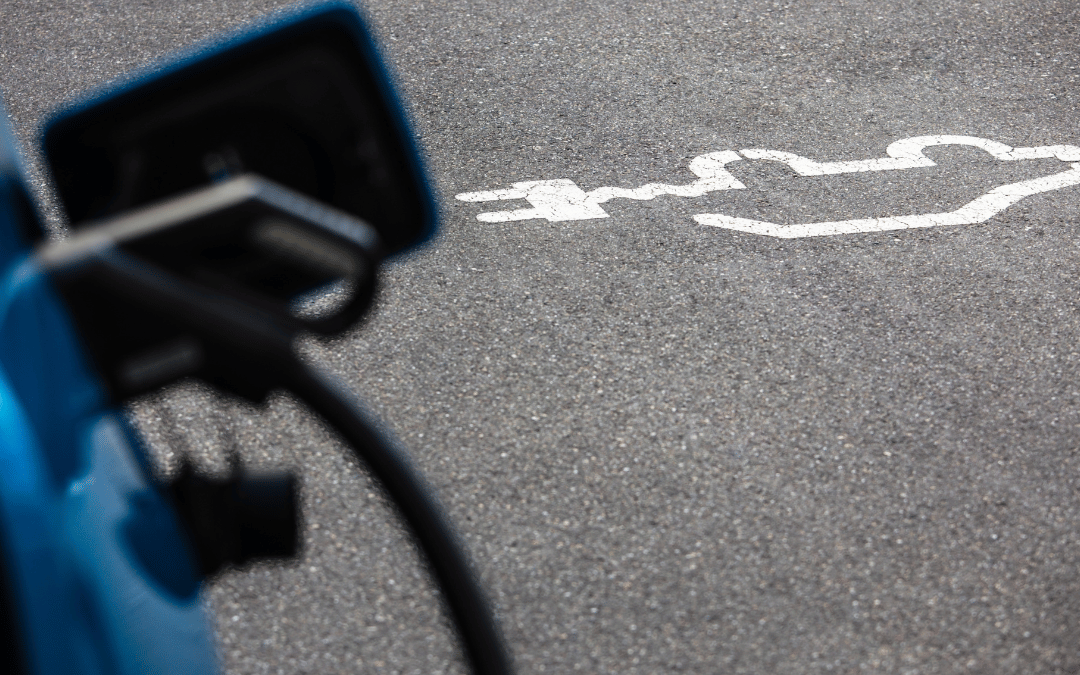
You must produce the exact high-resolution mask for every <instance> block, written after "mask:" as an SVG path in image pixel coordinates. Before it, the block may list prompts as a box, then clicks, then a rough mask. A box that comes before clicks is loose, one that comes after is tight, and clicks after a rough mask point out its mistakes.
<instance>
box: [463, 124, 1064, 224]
mask: <svg viewBox="0 0 1080 675" xmlns="http://www.w3.org/2000/svg"><path fill="white" fill-rule="evenodd" d="M935 145H968V146H973V147H977V148H981V149H982V150H985V151H986V152H988V153H990V155H991V156H993V157H994V158H995V159H998V160H1001V161H1015V160H1021V159H1058V160H1060V161H1062V162H1069V163H1070V166H1069V169H1067V170H1065V171H1061V172H1059V173H1055V174H1052V175H1050V176H1045V177H1042V178H1035V179H1031V180H1026V181H1021V182H1019V183H1011V184H1008V185H1001V186H999V187H996V188H994V189H992V190H990V191H989V192H988V193H986V194H985V195H982V196H980V197H978V198H976V199H974V200H972V201H971V202H969V203H967V204H965V205H964V206H962V207H960V208H959V209H956V210H955V211H948V212H943V213H924V214H910V215H896V216H891V217H886V218H862V219H854V220H839V221H829V222H820V223H803V224H793V225H781V224H778V223H769V222H765V221H760V220H751V219H747V218H736V217H734V216H728V215H725V214H720V213H707V214H699V215H695V216H694V220H696V221H697V222H699V223H701V224H702V225H709V226H713V227H722V228H726V229H731V230H738V231H741V232H748V233H751V234H760V235H767V236H772V237H782V238H796V237H815V236H826V235H837V234H853V233H858V232H881V231H886V230H900V229H908V228H920V227H935V226H939V225H972V224H975V223H981V222H984V221H986V220H989V219H990V218H991V217H993V216H994V215H995V214H997V213H1000V212H1001V211H1003V210H1005V209H1007V208H1008V207H1010V206H1012V205H1013V204H1015V203H1016V202H1018V201H1020V200H1021V199H1023V198H1024V197H1028V196H1031V195H1034V194H1039V193H1041V192H1049V191H1051V190H1058V189H1061V188H1064V187H1068V186H1071V185H1077V184H1080V147H1077V146H1074V145H1045V146H1037V147H1031V148H1012V147H1009V146H1008V145H1005V144H1004V143H998V142H996V141H991V140H987V139H985V138H978V137H975V136H917V137H914V138H905V139H903V140H899V141H896V142H895V143H892V144H891V145H889V147H888V148H886V150H885V152H886V154H887V155H888V156H887V157H883V158H879V159H865V160H855V161H847V162H818V161H815V160H813V159H810V158H807V157H802V156H800V155H795V154H792V153H788V152H781V151H777V150H762V149H748V150H743V151H742V152H741V153H735V152H731V151H726V152H714V153H710V154H707V155H701V156H699V157H695V158H694V159H693V160H692V161H691V162H690V170H691V171H693V172H694V174H696V175H697V176H698V180H696V181H694V182H692V183H689V184H687V185H665V184H660V183H649V184H647V185H644V186H642V187H640V188H636V189H625V188H616V187H601V188H597V189H595V190H592V191H590V192H585V191H584V190H582V189H581V188H580V187H578V186H577V185H576V184H575V183H574V182H573V181H571V180H567V179H559V180H546V181H529V182H523V183H514V187H513V188H511V189H509V190H492V191H488V192H467V193H464V194H460V195H457V198H458V199H460V200H462V201H469V202H486V201H495V200H502V199H525V200H527V201H528V202H529V203H530V204H531V205H532V206H533V208H531V209H518V210H516V211H493V212H488V213H481V214H479V215H478V216H477V219H478V220H481V221H485V222H506V221H512V220H527V219H531V218H545V219H547V220H549V221H551V222H558V221H566V220H587V219H591V218H607V217H608V214H607V213H606V212H605V211H604V210H603V209H602V208H601V207H600V204H602V203H604V202H607V201H610V200H611V199H615V198H624V199H639V200H640V199H652V198H654V197H657V196H659V195H676V196H680V197H699V196H701V195H703V194H705V193H707V192H713V191H719V190H738V189H744V188H745V187H746V186H744V185H743V184H742V183H740V182H739V181H738V180H737V179H736V178H735V177H734V176H732V175H731V174H730V173H728V171H727V170H726V169H725V168H724V165H725V164H728V163H730V162H733V161H737V160H739V159H742V158H743V157H745V158H747V159H759V160H770V161H775V162H781V163H784V164H787V165H788V166H789V167H791V169H792V170H793V171H794V172H795V173H796V174H798V175H800V176H827V175H836V174H843V173H862V172H866V171H898V170H904V169H915V168H920V167H932V166H935V163H934V161H933V160H931V159H930V158H929V157H926V156H925V155H924V154H923V149H924V148H927V147H930V146H935ZM740 155H741V156H740ZM1073 162H1076V163H1073Z"/></svg>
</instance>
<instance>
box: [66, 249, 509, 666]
mask: <svg viewBox="0 0 1080 675" xmlns="http://www.w3.org/2000/svg"><path fill="white" fill-rule="evenodd" d="M52 271H53V273H54V275H57V276H59V277H61V278H60V279H58V281H59V282H60V283H61V284H63V283H65V281H64V279H63V278H62V277H64V276H69V277H77V278H75V279H73V278H69V279H68V281H67V282H68V283H71V282H77V283H79V284H85V283H92V284H93V285H94V286H95V287H97V288H100V289H101V290H104V291H107V292H108V293H109V294H111V295H112V296H113V297H116V298H118V299H123V300H125V301H127V302H129V303H131V304H132V305H133V306H135V307H138V308H140V310H141V311H148V312H153V313H155V314H157V315H160V316H164V317H168V320H169V321H170V323H172V324H175V325H182V326H184V327H185V328H186V329H187V330H188V332H189V333H190V334H193V335H194V336H195V337H196V338H197V341H198V343H199V344H200V345H201V348H202V350H203V353H202V354H201V355H200V356H199V358H201V359H202V360H203V361H204V362H206V363H210V364H215V363H218V364H220V363H228V364H230V368H229V369H226V370H225V371H224V372H222V371H221V369H215V368H204V370H202V371H200V372H198V376H199V377H202V378H203V379H206V380H208V381H209V382H210V383H211V384H215V385H218V386H220V387H222V388H225V389H228V390H232V391H234V392H240V393H243V392H246V391H248V392H249V391H251V387H250V383H249V382H244V381H239V380H242V379H244V378H245V377H246V375H245V374H254V373H258V376H259V377H262V378H264V381H263V382H261V383H260V386H259V387H257V388H258V389H265V390H269V389H271V388H276V387H280V388H284V389H287V390H289V391H291V392H292V393H294V394H295V395H296V396H298V397H299V398H300V399H301V400H302V401H304V402H305V403H306V404H307V405H308V406H310V408H311V410H313V411H314V412H315V413H316V414H318V415H319V416H320V417H322V418H323V419H324V420H325V421H326V422H327V423H328V424H329V425H330V426H331V427H332V428H333V429H334V430H336V431H337V433H338V434H339V435H340V436H341V438H342V440H344V441H345V443H346V444H347V445H348V447H349V448H351V449H352V451H353V453H354V454H355V455H356V458H357V459H358V460H360V462H361V463H362V464H364V465H365V466H367V468H368V469H369V470H370V471H371V473H372V475H373V476H374V477H375V479H376V480H377V481H378V482H379V483H380V484H381V485H382V487H383V488H384V489H385V491H386V495H387V496H388V497H389V498H390V500H391V502H392V503H393V504H394V505H395V506H396V507H397V510H398V512H399V514H400V515H401V516H402V518H403V519H404V521H405V523H406V525H407V526H408V528H409V530H411V532H412V534H413V536H414V537H415V540H416V543H417V544H418V545H419V548H420V550H421V551H422V553H423V555H424V557H425V558H426V560H427V563H428V568H429V569H430V570H431V573H432V574H433V576H434V577H435V581H436V582H437V584H438V586H439V588H440V590H441V591H442V595H443V598H444V599H445V602H446V605H447V607H448V608H449V611H450V614H451V616H452V618H453V620H454V623H455V624H456V626H457V630H458V634H459V636H460V639H461V641H462V643H463V647H464V650H465V653H466V655H467V657H468V660H469V661H470V663H471V665H472V669H473V672H475V673H476V674H477V675H511V673H512V672H513V671H512V667H511V660H510V656H509V652H508V651H507V649H506V647H505V643H504V641H503V638H502V636H501V634H500V631H499V629H498V624H497V623H496V622H495V618H494V615H493V614H492V611H491V608H490V607H489V605H488V602H487V599H486V597H485V595H484V592H483V590H482V589H481V586H480V584H479V581H478V580H477V579H476V577H475V575H474V574H473V572H472V569H471V567H470V565H469V562H468V559H467V556H466V553H465V549H464V547H463V546H462V545H461V543H460V542H459V541H458V538H457V536H456V535H455V533H454V530H453V528H452V526H451V524H450V520H449V518H448V517H447V516H446V514H445V511H444V509H443V507H442V506H441V505H440V504H439V502H438V500H437V499H436V497H435V493H434V491H433V490H432V489H431V487H430V486H428V485H427V482H426V481H425V480H424V478H423V477H422V476H421V474H420V472H419V471H418V470H417V469H416V468H414V467H413V465H412V463H411V462H410V461H409V459H408V457H407V456H406V455H405V453H404V452H402V451H401V450H400V449H398V448H397V447H395V445H394V444H393V443H392V442H390V441H389V440H388V439H387V438H385V437H384V436H383V435H382V434H381V433H379V431H378V430H377V429H376V428H375V426H374V425H373V424H372V423H371V422H369V421H368V420H367V419H365V417H364V415H363V413H362V412H361V410H362V408H361V406H360V405H359V402H358V401H356V400H355V399H354V398H353V397H352V395H351V394H350V393H348V390H347V389H346V388H345V387H344V386H343V385H341V384H340V383H339V382H337V381H336V380H335V378H333V377H332V376H331V375H329V374H328V373H326V372H324V371H322V370H321V369H319V368H317V367H315V366H313V365H310V364H307V363H304V362H303V361H302V360H301V359H300V358H299V357H298V356H297V354H296V351H295V349H294V342H295V340H296V339H297V338H298V336H299V333H300V332H301V330H302V324H300V323H298V322H295V321H292V320H290V317H285V316H282V315H280V314H279V313H276V312H271V311H267V310H265V309H260V308H259V307H257V306H253V305H252V304H249V303H244V302H240V301H238V300H235V299H233V298H231V297H229V296H227V295H225V294H223V293H220V292H216V291H214V290H213V289H207V288H202V287H199V286H196V285H194V284H191V283H188V282H185V281H184V280H182V279H180V278H178V277H176V276H175V275H173V274H171V273H169V272H167V271H165V270H162V269H161V268H160V267H158V266H156V265H153V264H150V263H148V262H146V261H144V260H142V259H140V258H138V257H135V256H132V255H130V254H127V253H124V252H122V251H120V250H118V249H117V248H115V247H111V246H107V247H103V248H101V249H98V250H96V251H94V252H92V253H91V254H89V255H87V256H86V257H84V258H83V259H82V260H81V261H80V262H79V264H77V265H74V266H70V267H68V268H66V269H60V270H52ZM252 376H254V375H252ZM265 378H271V379H270V380H265Z"/></svg>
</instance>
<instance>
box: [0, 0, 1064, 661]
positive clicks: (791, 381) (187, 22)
mask: <svg viewBox="0 0 1080 675" xmlns="http://www.w3.org/2000/svg"><path fill="white" fill-rule="evenodd" d="M286 6H287V5H286V4H284V3H275V2H261V1H260V2H254V1H252V2H199V3H172V2H161V1H160V0H147V1H144V2H120V1H113V2H104V1H102V2H29V1H23V2H16V1H12V2H6V3H4V4H3V6H2V7H0V18H2V19H3V21H2V22H0V87H2V88H3V92H4V97H5V102H6V105H7V109H8V112H9V114H10V115H11V117H12V120H13V123H14V124H15V127H16V130H17V132H18V133H19V135H20V138H21V139H22V140H23V142H24V143H26V144H27V146H28V147H29V148H31V156H30V165H31V171H32V175H33V177H34V180H35V187H36V188H37V190H38V196H39V199H40V202H41V205H42V208H43V210H44V212H45V213H46V214H48V218H49V223H50V227H51V228H52V230H53V231H54V232H55V233H56V236H62V233H63V230H64V227H65V223H64V220H63V217H62V214H60V213H59V212H58V210H57V208H56V207H55V205H54V201H53V199H52V197H51V195H50V192H49V189H48V186H47V174H46V173H45V172H44V170H43V165H42V162H41V159H40V156H39V155H38V151H37V150H36V148H35V147H34V145H33V144H34V143H36V140H35V139H36V134H37V130H38V125H39V124H41V122H42V121H43V120H44V119H45V118H46V116H47V115H48V114H49V112H50V111H51V110H53V109H54V108H55V107H56V106H57V105H59V104H61V103H62V102H64V101H66V100H70V98H71V97H72V96H75V95H77V94H78V93H79V92H82V91H85V90H87V89H89V88H92V87H94V86H98V85H100V84H102V83H104V82H106V81H108V80H109V79H110V78H113V77H116V76H119V75H121V74H124V73H126V72H129V71H130V70H131V69H133V68H136V67H143V66H147V65H148V64H152V63H153V62H154V61H155V60H156V59H160V58H162V57H164V56H166V55H167V54H169V53H170V52H172V51H174V50H176V49H179V48H183V47H185V46H188V45H191V44H193V43H195V42H196V41H198V40H201V39H205V38H207V37H210V36H212V35H214V34H216V33H218V32H220V31H223V30H229V29H233V28H236V27H239V26H241V25H244V24H245V23H246V22H248V21H251V20H255V19H259V18H265V17H266V16H267V15H269V14H270V13H272V12H273V11H275V10H277V9H281V8H284V7H286ZM364 8H365V12H366V15H367V16H368V18H369V20H370V22H371V24H372V26H373V28H374V30H375V31H376V33H377V34H378V36H379V38H380V40H381V43H382V45H383V48H384V51H385V54H386V55H387V59H388V61H389V62H390V64H391V65H392V68H393V70H394V71H395V72H396V74H397V78H398V84H399V87H400V90H401V92H402V95H403V98H404V99H405V101H406V103H407V107H408V109H409V111H410V114H411V117H412V121H413V124H414V126H415V131H416V134H417V136H418V139H419V142H420V144H421V146H422V147H423V149H424V152H425V154H426V158H427V162H428V166H429V169H430V173H431V177H432V180H433V185H434V187H435V189H436V192H437V195H438V198H439V202H440V207H441V210H442V220H441V233H440V235H439V236H438V237H437V238H436V239H435V240H434V241H433V242H432V243H431V244H430V245H429V246H428V247H426V248H424V249H423V250H421V251H418V252H416V253H414V254H412V255H409V256H407V257H404V258H401V259H398V260H396V261H394V262H392V263H391V264H390V265H388V267H387V269H386V271H385V274H384V285H383V289H382V292H381V295H380V299H379V304H378V307H377V309H376V311H375V312H374V313H373V315H372V316H371V317H370V319H369V320H368V321H367V322H366V323H365V324H364V325H363V326H362V327H360V328H358V329H357V330H356V331H354V332H353V333H351V334H349V335H348V336H346V337H344V338H341V339H338V340H335V341H333V342H329V343H318V342H314V341H313V342H311V343H310V344H306V345H304V349H305V351H306V352H307V353H308V354H309V356H310V357H311V358H312V359H315V360H318V361H320V362H322V363H324V364H326V365H327V366H328V367H330V368H331V369H332V370H334V371H335V372H337V373H338V374H339V375H340V376H341V377H342V378H344V379H345V381H346V382H347V383H348V384H349V386H351V387H352V388H353V389H354V390H355V391H356V392H357V393H358V394H359V395H360V396H361V397H362V398H363V399H364V400H365V401H366V402H367V403H368V405H369V406H370V407H371V409H372V410H373V411H374V412H375V413H376V414H378V415H379V416H380V417H381V419H383V420H384V421H385V423H386V425H387V426H388V427H389V428H391V429H393V430H394V432H395V433H396V434H397V436H398V437H399V438H400V439H401V441H402V442H403V444H404V445H405V446H406V447H408V448H409V449H410V451H411V452H412V453H413V456H414V457H415V459H416V461H417V463H418V465H419V466H420V467H421V468H422V469H423V470H424V472H425V473H426V474H427V476H428V477H429V478H430V480H431V481H432V483H434V484H435V486H436V487H437V489H438V492H439V495H440V497H441V498H442V500H443V501H444V502H445V504H446V505H447V507H448V509H449V511H450V513H451V515H452V517H453V518H454V520H455V521H456V523H457V525H458V527H459V529H460V532H461V533H462V536H463V539H464V541H466V543H467V544H468V547H469V549H470V552H471V555H472V557H473V559H474V561H475V564H476V567H477V569H478V570H479V571H480V574H481V576H482V579H483V581H484V584H485V586H486V587H487V588H488V589H489V591H490V594H491V597H492V600H493V602H494V604H495V605H496V607H497V610H498V613H499V615H500V617H501V619H502V622H503V627H504V631H505V634H506V637H507V639H508V642H509V645H510V647H511V649H512V651H513V653H514V657H515V662H516V665H517V668H518V670H519V671H520V672H521V673H523V674H533V673H572V672H582V673H619V674H620V675H623V674H631V673H641V674H646V673H648V674H655V673H696V674H701V675H711V674H713V673H755V674H772V673H777V674H779V673H799V674H803V673H829V672H831V673H904V674H915V673H927V674H929V673H960V672H973V673H974V672H977V673H1025V674H1028V675H1034V674H1041V673H1069V672H1077V671H1078V670H1080V648H1078V645H1080V571H1078V570H1080V549H1078V532H1080V519H1078V516H1080V495H1078V492H1077V489H1078V483H1077V471H1078V470H1080V466H1078V464H1080V455H1078V450H1080V380H1078V377H1077V376H1078V374H1080V373H1078V371H1080V345H1078V341H1080V340H1078V338H1080V303H1078V302H1077V295H1078V288H1080V255H1078V254H1080V226H1078V216H1080V185H1076V183H1077V182H1080V179H1077V180H1073V177H1074V174H1075V173H1076V172H1077V171H1080V165H1077V164H1076V163H1077V162H1080V154H1078V153H1080V147H1078V146H1080V116H1078V114H1077V103H1078V101H1080V93H1078V91H1077V86H1076V85H1077V77H1078V74H1080V73H1078V70H1077V69H1078V67H1080V58H1078V57H1080V34H1078V25H1080V24H1078V19H1080V8H1078V7H1077V5H1075V4H1074V3H1071V2H1065V1H1061V2H1051V1H1047V2H1030V1H1029V2H1011V1H1006V0H989V1H984V2H979V3H969V2H955V1H945V0H939V1H930V0H907V1H902V2H847V3H833V2H809V1H808V2H798V1H792V2H787V3H785V2H764V1H754V2H738V3H736V2H727V3H719V2H692V1H689V0H679V1H672V2H662V1H659V0H653V1H648V2H599V1H597V0H588V1H583V2H575V3H559V2H546V1H538V2H529V3H507V2H495V1H493V0H478V1H475V2H461V3H434V2H414V1H404V0H402V1H392V0H379V1H377V2H371V3H368V4H366V5H365V7H364ZM928 138H929V139H933V140H932V141H931V140H926V139H928ZM912 139H915V140H912ZM919 139H922V140H919ZM958 139H960V140H958ZM963 139H966V140H963ZM972 139H974V140H972ZM1048 148H1049V149H1048ZM1074 155H1077V156H1075V157H1074ZM822 167H825V168H822ZM1070 172H1072V173H1070ZM1017 186H1020V187H1017ZM492 214H495V215H492ZM499 214H501V215H499ZM754 223H758V225H754ZM852 223H855V224H854V225H853V224H852ZM838 224H839V225H838ZM755 228H756V229H755ZM133 415H134V417H135V419H136V420H137V423H138V424H139V426H140V428H142V429H143V430H144V431H145V433H146V434H147V437H148V439H149V440H150V442H151V445H152V447H153V449H154V452H155V456H156V457H157V459H158V462H159V465H160V467H161V470H162V471H163V472H167V471H169V470H170V469H171V468H172V467H175V466H176V462H177V458H178V457H179V455H180V454H181V453H183V452H190V453H192V454H194V455H195V456H196V457H197V458H198V460H199V462H200V463H201V464H202V465H203V466H204V468H206V469H207V470H212V471H213V470H218V471H220V470H224V467H225V453H224V449H225V446H227V445H229V444H230V443H231V442H232V441H231V440H230V439H235V441H236V443H237V444H238V446H239V448H240V451H241V453H242V455H243V456H244V458H245V460H246V461H247V462H249V463H250V464H252V465H255V466H260V467H269V466H291V467H295V468H296V469H298V470H299V471H300V473H301V475H302V477H303V481H304V495H305V535H304V536H305V542H306V543H305V553H304V555H303V558H302V559H301V560H300V561H298V562H296V563H294V564H290V565H285V566H259V567H255V568H253V569H250V570H244V571H233V572H229V573H228V574H226V575H224V576H222V577H220V578H219V579H217V580H215V581H214V582H213V583H212V584H211V585H210V586H209V587H208V589H207V591H206V597H207V599H208V603H209V606H210V607H211V611H212V612H213V617H214V622H215V625H216V628H217V632H218V639H219V644H220V650H221V658H222V663H223V668H224V670H225V671H226V672H228V673H236V674H239V673H312V674H314V673H319V674H324V673H339V672H340V673H353V672H364V673H440V672H441V673H459V672H464V664H463V662H462V660H461V657H460V656H459V655H458V652H457V647H456V645H455V642H454V637H453V635H452V633H451V632H450V630H449V628H448V625H447V621H446V619H445V618H444V616H443V614H442V613H441V609H440V606H439V603H438V599H437V594H436V593H435V591H434V590H433V588H432V586H431V584H430V582H429V581H428V579H427V577H426V576H425V572H424V569H423V567H422V566H421V564H420V562H419V560H418V559H417V555H416V552H415V550H414V549H413V548H412V546H411V544H410V542H409V539H408V537H407V536H406V535H405V534H404V532H403V531H402V530H401V529H400V528H399V526H398V525H397V523H396V521H395V519H394V517H393V514H392V512H391V511H390V510H389V509H388V508H387V506H386V504H385V503H384V502H383V500H382V498H381V497H380V496H379V492H378V490H377V489H376V488H375V487H374V486H373V485H372V484H371V482H370V481H368V480H367V479H366V478H365V477H364V475H363V474H362V473H361V472H360V471H358V470H357V468H356V467H354V466H353V465H352V464H351V463H350V462H348V461H346V460H345V458H344V453H343V452H342V449H341V448H340V447H339V446H338V445H336V443H335V441H334V439H333V437H332V436H331V435H330V434H329V432H328V431H326V429H324V428H323V427H321V426H320V425H319V424H318V423H317V422H316V421H315V420H314V419H313V418H312V417H311V416H310V415H308V414H307V413H306V412H305V411H304V410H303V409H302V408H301V407H300V406H298V405H297V404H295V403H294V402H293V401H291V400H290V399H287V398H285V397H277V398H274V399H272V400H271V401H270V402H269V403H268V405H267V406H266V407H265V408H263V409H256V408H252V407H247V406H243V405H240V404H238V403H236V402H231V401H222V400H220V399H217V398H215V397H214V396H212V395H211V394H210V393H208V392H207V391H205V390H202V389H199V388H197V387H194V386H184V387H179V388H177V389H175V390H173V391H171V392H169V393H168V394H167V395H163V396H159V397H153V398H149V399H146V400H144V401H141V402H140V403H139V404H138V405H136V406H135V407H134V408H133Z"/></svg>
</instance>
